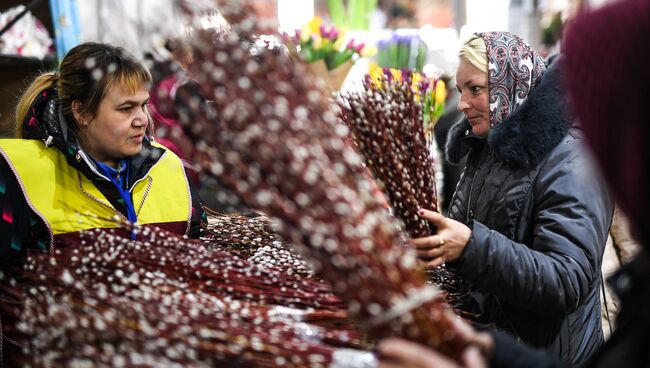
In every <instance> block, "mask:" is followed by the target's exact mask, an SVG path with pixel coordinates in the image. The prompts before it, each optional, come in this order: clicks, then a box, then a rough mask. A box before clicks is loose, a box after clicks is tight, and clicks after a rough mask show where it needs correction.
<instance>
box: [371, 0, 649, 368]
mask: <svg viewBox="0 0 650 368" xmlns="http://www.w3.org/2000/svg"><path fill="white" fill-rule="evenodd" d="M648 38H650V2H648V1H646V0H625V1H618V2H615V3H612V4H609V5H605V6H603V7H602V8H599V9H598V10H596V11H588V12H585V13H583V14H581V15H579V16H578V17H577V19H576V20H575V21H574V22H572V24H571V26H570V28H569V29H568V30H567V33H566V37H565V39H564V42H563V45H564V50H565V53H566V55H565V61H564V69H565V73H564V74H565V75H566V79H567V83H566V85H567V87H568V92H569V94H570V95H571V99H572V105H573V110H574V111H575V113H576V115H577V116H578V118H579V119H580V120H581V121H582V122H583V124H582V126H583V129H584V132H585V135H586V138H587V141H588V143H589V145H590V146H591V148H592V149H593V152H594V156H595V158H596V160H597V162H598V163H599V166H600V168H601V169H602V172H603V174H604V176H605V178H606V179H607V182H608V184H609V186H610V188H611V189H612V192H613V194H614V195H615V196H616V198H617V201H618V203H619V204H620V206H621V207H622V209H623V210H624V211H625V212H626V214H627V215H628V217H629V219H630V224H631V226H632V229H633V231H634V233H635V236H636V238H637V240H639V241H640V243H641V246H642V251H641V253H640V254H638V255H637V257H636V258H635V260H633V261H632V262H631V263H629V264H628V265H626V266H624V267H623V268H621V269H620V270H619V271H618V272H617V273H616V274H615V275H614V276H613V277H612V278H610V279H609V280H608V281H607V282H608V283H609V284H610V285H611V286H612V288H613V289H614V291H615V292H616V293H617V295H618V297H619V299H620V301H621V310H620V313H619V315H618V317H617V323H616V325H617V328H616V330H615V331H614V333H613V334H612V336H611V337H610V338H609V340H608V341H607V343H606V344H605V345H604V346H602V347H601V348H600V349H599V350H598V351H597V352H596V353H595V354H593V355H592V357H591V359H589V360H588V361H587V362H586V363H585V364H584V365H583V366H584V367H594V368H596V367H650V349H648V341H647V337H648V335H650V308H648V305H650V251H649V250H650V211H648V208H649V207H650V192H649V191H648V190H647V188H648V187H650V150H649V149H648V148H647V142H646V141H647V137H648V136H649V135H650V124H649V123H650V119H649V118H648V116H647V109H648V106H650V95H649V94H648V93H647V92H646V91H645V88H646V86H647V85H648V84H649V83H650V68H648V66H647V64H648V63H647V61H648V60H650V49H649V48H647V47H640V45H644V44H646V43H647V40H648ZM468 334H469V336H471V338H472V339H474V340H475V341H476V345H473V346H472V347H471V348H469V349H468V351H467V352H466V354H465V359H464V362H463V366H464V367H485V366H486V365H487V363H488V362H489V366H490V367H559V366H560V364H559V363H558V362H553V361H552V360H550V359H549V358H550V357H549V356H548V355H549V354H546V355H540V354H539V351H535V350H533V349H530V347H527V346H525V345H522V344H518V343H517V341H515V340H513V339H512V338H511V337H508V336H505V335H501V336H497V334H496V333H494V332H490V335H491V336H489V335H486V334H485V333H476V332H474V331H471V330H470V331H469V332H468ZM479 337H480V338H479ZM477 346H480V347H481V348H482V351H483V352H484V353H485V354H484V355H483V356H482V357H481V356H480V353H479V351H478V350H479V349H477ZM379 352H380V353H381V355H382V357H383V359H382V362H381V363H380V367H382V368H388V367H393V366H399V367H402V368H409V367H438V368H456V367H459V366H460V365H459V364H458V363H457V362H454V361H451V360H450V359H448V358H446V357H444V356H442V355H441V354H439V353H437V352H436V351H434V350H431V349H428V348H426V347H423V346H420V345H417V344H413V343H410V342H407V341H404V340H396V339H387V340H385V341H383V342H382V343H381V344H380V347H379Z"/></svg>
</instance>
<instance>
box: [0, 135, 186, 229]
mask: <svg viewBox="0 0 650 368" xmlns="http://www.w3.org/2000/svg"><path fill="white" fill-rule="evenodd" d="M156 147H161V148H163V149H164V147H162V146H160V145H156ZM0 154H2V155H3V156H4V158H5V160H6V161H7V163H8V164H9V166H10V167H11V169H12V170H13V172H14V175H15V176H16V179H18V183H19V185H20V186H21V188H22V191H23V194H24V195H25V199H26V200H27V203H28V205H29V206H30V207H31V209H32V210H33V211H34V212H35V213H36V214H37V215H38V216H39V217H40V218H41V219H43V221H44V222H45V225H46V226H47V228H48V230H49V232H50V238H51V240H52V239H53V236H54V235H58V234H65V233H70V232H76V231H81V230H88V229H94V228H115V227H119V226H120V225H121V222H122V221H116V220H117V219H120V220H123V221H126V217H125V216H124V215H123V214H122V213H121V212H119V211H118V210H116V209H115V208H114V207H113V205H111V203H110V202H109V201H108V200H107V199H106V197H105V196H104V195H103V194H102V193H101V192H100V191H99V189H97V187H96V186H95V185H94V184H93V183H92V181H91V180H89V179H88V178H87V177H86V176H85V175H83V174H82V173H81V172H79V171H78V170H77V169H75V168H74V167H72V166H70V165H69V164H68V162H67V160H66V157H65V156H64V155H63V153H61V152H60V151H59V150H58V149H56V148H54V147H51V148H47V147H46V146H45V144H44V143H43V142H42V141H38V140H28V139H0ZM130 192H131V196H132V199H133V206H134V209H135V211H136V214H137V215H138V223H139V224H141V225H146V224H161V223H168V222H187V229H189V224H190V218H191V214H192V198H191V194H190V189H189V184H188V181H187V177H186V176H185V170H184V169H183V164H182V163H181V160H180V159H179V158H178V156H176V155H175V154H174V153H172V152H171V151H169V150H167V149H165V153H164V154H163V155H162V156H161V157H160V159H159V160H158V162H156V163H155V164H154V165H153V166H152V167H151V169H150V170H149V172H148V173H147V174H146V175H145V176H144V177H143V178H141V179H140V180H138V181H137V182H136V183H135V184H134V185H132V188H131V191H130ZM186 232H187V230H186Z"/></svg>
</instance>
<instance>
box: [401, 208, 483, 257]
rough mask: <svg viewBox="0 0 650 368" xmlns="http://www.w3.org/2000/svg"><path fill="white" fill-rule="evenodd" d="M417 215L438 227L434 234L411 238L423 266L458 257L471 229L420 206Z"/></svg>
mask: <svg viewBox="0 0 650 368" xmlns="http://www.w3.org/2000/svg"><path fill="white" fill-rule="evenodd" d="M418 215H419V216H421V217H423V218H425V219H427V220H429V222H431V223H432V224H434V225H435V226H436V227H437V228H438V233H437V234H436V235H431V236H426V237H422V238H416V239H411V245H412V246H413V247H415V248H416V249H417V252H418V258H420V260H422V261H423V262H424V263H425V264H424V267H425V268H426V269H432V268H436V267H438V266H440V265H442V264H443V263H445V262H453V261H456V260H457V259H458V258H460V255H461V254H463V250H464V249H465V246H467V242H468V241H469V238H470V236H471V235H472V230H471V229H470V228H469V227H467V226H466V225H465V224H463V223H462V222H458V221H456V220H452V219H450V218H446V217H444V216H443V215H441V214H439V213H438V212H433V211H429V210H425V209H423V208H421V209H419V210H418Z"/></svg>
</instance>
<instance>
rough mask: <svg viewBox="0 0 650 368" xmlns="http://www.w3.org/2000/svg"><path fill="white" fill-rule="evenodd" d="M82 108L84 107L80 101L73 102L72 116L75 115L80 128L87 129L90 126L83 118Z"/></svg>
mask: <svg viewBox="0 0 650 368" xmlns="http://www.w3.org/2000/svg"><path fill="white" fill-rule="evenodd" d="M81 106H82V105H81V101H79V100H74V101H72V115H74V119H75V120H76V121H77V123H78V124H79V126H80V127H85V126H88V122H86V121H85V119H84V118H83V113H82V111H81Z"/></svg>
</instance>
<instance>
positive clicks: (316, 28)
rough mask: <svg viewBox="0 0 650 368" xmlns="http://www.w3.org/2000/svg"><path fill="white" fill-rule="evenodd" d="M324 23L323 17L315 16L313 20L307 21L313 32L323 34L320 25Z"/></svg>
mask: <svg viewBox="0 0 650 368" xmlns="http://www.w3.org/2000/svg"><path fill="white" fill-rule="evenodd" d="M322 24H323V19H321V17H315V18H313V19H312V20H310V21H309V23H307V26H308V27H309V30H310V31H311V33H313V34H317V35H321V34H320V26H321V25H322Z"/></svg>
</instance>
